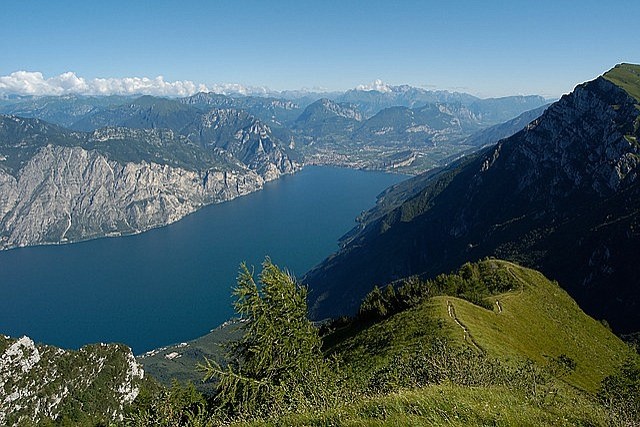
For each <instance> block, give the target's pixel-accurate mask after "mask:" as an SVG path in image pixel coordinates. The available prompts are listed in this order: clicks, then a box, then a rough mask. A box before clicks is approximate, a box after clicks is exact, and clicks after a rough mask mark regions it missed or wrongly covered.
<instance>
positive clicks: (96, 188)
mask: <svg viewBox="0 0 640 427" xmlns="http://www.w3.org/2000/svg"><path fill="white" fill-rule="evenodd" d="M0 119H1V120H0V131H2V132H1V134H0V249H8V248H14V247H20V246H29V245H40V244H55V243H65V242H77V241H80V240H87V239H91V238H96V237H103V236H119V235H124V234H134V233H140V232H142V231H145V230H149V229H151V228H154V227H160V226H163V225H167V224H170V223H172V222H174V221H177V220H179V219H180V218H183V217H184V216H185V215H188V214H190V213H192V212H194V211H195V210H197V209H198V208H200V207H202V206H204V205H207V204H211V203H217V202H222V201H226V200H230V199H233V198H235V197H238V196H241V195H244V194H247V193H250V192H253V191H256V190H259V189H260V188H262V185H263V184H264V182H265V178H264V177H263V176H265V177H266V178H267V179H275V178H277V177H278V176H280V174H281V173H282V170H281V169H278V167H277V166H273V165H272V163H269V162H268V161H266V160H265V163H264V170H260V171H259V172H257V171H255V170H252V169H251V168H250V167H249V166H247V165H245V164H243V163H241V162H240V161H238V160H237V159H236V158H235V157H234V156H233V154H232V153H229V152H228V151H226V150H224V149H222V148H213V149H204V148H202V147H200V146H199V145H198V144H196V143H193V142H191V141H190V140H189V139H187V138H186V137H184V136H181V135H176V134H175V133H174V132H173V131H171V130H162V129H129V128H103V129H99V130H97V131H94V132H91V133H87V134H85V133H78V132H76V133H69V131H66V130H64V129H62V128H59V127H57V126H51V125H47V124H46V123H44V122H41V121H40V120H36V119H21V118H17V117H3V116H0ZM273 159H274V161H280V163H279V165H281V166H282V167H283V170H284V171H285V172H293V171H294V170H296V167H297V165H295V164H291V165H288V164H286V160H284V159H279V158H278V157H277V156H276V157H273ZM257 161H258V160H256V162H257ZM256 169H259V168H258V167H257V164H256ZM260 172H261V173H262V174H261V173H260Z"/></svg>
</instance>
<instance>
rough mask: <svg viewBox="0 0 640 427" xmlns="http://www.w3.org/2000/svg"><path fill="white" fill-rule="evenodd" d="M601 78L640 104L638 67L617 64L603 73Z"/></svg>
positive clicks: (639, 71)
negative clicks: (618, 87) (619, 88)
mask: <svg viewBox="0 0 640 427" xmlns="http://www.w3.org/2000/svg"><path fill="white" fill-rule="evenodd" d="M603 77H604V78H605V79H607V80H609V81H610V82H611V83H613V84H615V85H617V86H620V87H621V88H622V89H624V90H625V91H626V92H627V93H628V94H629V95H631V96H633V97H634V98H635V99H636V100H638V101H639V102H640V65H636V64H618V65H616V66H615V67H614V68H612V69H611V70H609V71H607V72H606V73H604V75H603Z"/></svg>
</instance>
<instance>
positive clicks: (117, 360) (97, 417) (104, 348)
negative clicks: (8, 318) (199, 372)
mask: <svg viewBox="0 0 640 427" xmlns="http://www.w3.org/2000/svg"><path fill="white" fill-rule="evenodd" d="M143 377H144V371H143V369H142V366H141V365H140V364H138V362H136V359H135V357H134V356H133V354H132V353H131V350H130V349H129V348H128V347H125V346H123V345H119V344H93V345H87V346H84V347H82V348H81V349H80V350H78V351H72V350H63V349H60V348H57V347H51V346H47V345H41V344H35V343H34V342H33V341H32V340H31V339H30V338H28V337H22V338H20V339H11V338H9V337H5V336H0V425H3V426H5V425H6V426H17V425H24V423H33V424H37V423H38V422H40V421H43V420H45V419H53V420H55V419H62V418H67V419H69V420H71V421H74V422H82V421H87V420H91V421H98V422H103V423H104V422H110V421H117V420H122V418H123V415H124V412H125V410H126V408H127V406H128V405H130V404H131V403H132V402H133V401H134V400H135V398H136V397H137V396H138V394H139V392H140V388H141V386H142V381H143Z"/></svg>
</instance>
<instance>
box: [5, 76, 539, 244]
mask: <svg viewBox="0 0 640 427" xmlns="http://www.w3.org/2000/svg"><path fill="white" fill-rule="evenodd" d="M333 97H334V99H328V98H320V99H314V98H313V94H309V93H307V94H305V97H304V98H300V97H299V98H297V99H294V100H290V99H285V98H274V97H269V96H226V95H220V94H214V93H198V94H196V95H193V96H190V97H186V98H179V99H168V98H158V97H152V96H142V97H137V98H131V97H121V96H111V97H82V96H61V97H41V98H34V97H15V98H10V99H4V100H3V102H2V103H0V113H1V114H0V138H1V139H0V190H1V192H0V194H1V197H0V248H1V249H5V248H12V247H16V246H26V245H34V244H51V243H62V242H74V241H79V240H84V239H88V238H94V237H101V236H108V235H114V236H117V235H122V234H131V233H138V232H142V231H145V230H148V229H150V228H153V227H158V226H162V225H165V224H168V223H171V222H173V221H176V220H178V219H180V218H182V217H183V216H185V215H187V214H188V213H190V212H193V211H194V210H196V209H198V208H199V207H201V206H204V205H206V204H209V203H215V202H219V201H223V200H228V199H230V198H233V197H236V196H238V195H242V194H246V193H248V192H251V191H255V190H257V189H260V188H261V187H262V184H263V183H264V182H265V181H270V180H273V179H277V178H278V177H280V176H281V175H282V174H289V173H293V172H295V171H296V170H298V169H299V168H300V167H301V166H302V165H303V164H321V165H339V166H348V167H355V168H366V169H380V170H390V171H399V172H404V173H417V172H422V171H424V170H425V169H428V168H431V167H433V166H438V165H441V164H443V163H445V162H446V161H448V160H447V159H449V158H451V157H452V156H455V155H457V154H460V153H463V152H466V151H469V150H472V149H473V148H474V146H472V145H469V144H474V143H475V142H474V140H470V139H466V138H469V137H471V135H472V134H473V133H474V132H475V131H478V130H481V129H484V128H487V127H488V126H490V125H493V124H494V123H495V122H496V120H498V121H499V120H501V119H502V118H505V117H508V118H510V119H511V118H513V117H515V116H517V115H518V114H521V113H522V112H523V111H526V110H528V109H530V108H534V107H537V106H539V105H541V104H542V103H544V99H542V98H541V97H507V98H499V99H488V100H480V99H477V98H475V97H472V96H471V95H466V94H459V93H450V92H444V91H440V92H433V91H426V90H424V89H418V88H411V87H408V86H398V87H386V86H385V88H384V90H383V91H376V90H373V91H368V90H362V89H357V90H352V91H348V92H346V93H342V94H333ZM340 99H343V100H342V101H340ZM346 99H349V100H351V101H352V102H347V101H345V100H346ZM503 129H504V130H505V131H506V128H503ZM509 129H510V130H513V131H515V128H514V127H511V128H509ZM507 132H508V131H507ZM501 135H502V134H501ZM505 136H506V135H505ZM465 140H466V141H471V142H463V141H465Z"/></svg>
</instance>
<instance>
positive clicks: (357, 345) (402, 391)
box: [158, 259, 631, 426]
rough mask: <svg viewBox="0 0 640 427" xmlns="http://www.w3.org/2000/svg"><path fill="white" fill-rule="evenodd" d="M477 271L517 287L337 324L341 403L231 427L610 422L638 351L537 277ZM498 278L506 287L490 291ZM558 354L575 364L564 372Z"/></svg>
mask: <svg viewBox="0 0 640 427" xmlns="http://www.w3.org/2000/svg"><path fill="white" fill-rule="evenodd" d="M475 267H477V268H475V269H472V270H473V271H476V272H479V273H480V275H481V280H482V281H483V283H485V284H486V285H487V286H486V287H487V289H505V287H504V286H502V285H504V284H505V283H506V286H507V287H508V286H510V287H511V289H510V290H509V291H508V292H504V293H500V294H497V295H493V296H491V297H487V298H486V300H485V302H488V303H489V305H492V306H493V310H492V309H488V308H484V307H481V306H479V305H475V304H472V303H470V302H469V301H466V300H464V299H461V298H455V297H451V296H436V297H432V298H430V299H427V300H423V301H422V302H418V303H416V305H415V306H413V307H411V308H409V309H406V310H404V311H401V312H399V313H396V314H394V315H391V316H390V317H388V318H386V319H384V320H381V321H377V322H374V321H371V320H370V321H368V322H367V321H364V320H362V319H361V320H360V321H352V322H342V323H336V324H335V325H334V326H333V327H334V328H336V329H335V330H333V332H331V333H329V334H328V335H326V336H325V337H324V352H325V355H326V356H329V357H331V356H336V357H337V360H338V365H337V366H339V367H340V368H341V369H338V370H337V371H336V374H337V377H339V379H337V383H338V384H339V388H337V389H336V390H339V392H338V393H336V395H335V400H334V401H330V402H327V406H324V407H323V408H318V407H315V409H310V410H305V411H303V412H298V413H288V412H285V413H275V414H272V415H270V418H268V419H249V420H238V419H236V420H234V421H235V423H233V424H232V425H237V426H245V425H247V426H257V425H273V426H404V425H412V426H413V425H415V426H607V425H611V422H612V418H609V417H611V416H612V413H611V412H609V411H608V410H607V409H606V408H605V407H604V406H603V405H602V404H601V403H600V402H599V401H598V398H597V397H596V392H597V390H598V388H599V385H600V382H601V381H602V380H603V379H604V378H605V377H606V376H608V375H610V374H613V373H614V372H616V370H617V369H618V368H619V367H620V366H621V364H622V363H623V362H624V360H625V358H627V357H628V356H630V355H631V350H630V349H629V348H628V347H627V346H626V345H625V344H624V343H623V342H622V341H621V340H620V339H619V338H617V337H616V336H615V335H614V334H613V333H612V332H611V331H610V330H609V329H607V328H606V327H605V326H603V325H602V324H601V323H599V322H597V321H595V320H594V319H592V318H590V317H589V316H587V315H586V314H585V313H584V312H583V311H582V310H581V309H580V308H579V307H578V305H577V304H576V303H575V302H574V301H573V299H571V298H570V297H569V295H568V294H567V293H566V292H565V291H563V290H562V289H561V288H560V287H559V286H558V284H557V283H555V282H552V281H550V280H548V279H547V278H546V277H544V276H543V275H542V274H540V273H539V272H537V271H534V270H530V269H526V268H522V267H519V266H517V265H515V264H513V263H510V262H506V261H500V260H495V259H491V260H485V261H482V262H480V263H479V264H476V265H475ZM496 277H501V278H502V279H505V280H507V279H508V281H507V282H504V281H503V282H501V284H500V286H499V287H493V288H492V286H490V285H489V283H490V282H491V281H492V280H494V281H495V278H496ZM494 285H495V283H494ZM496 286H497V285H496ZM496 302H499V304H496ZM450 306H453V310H452V311H450V308H449V307H450ZM452 315H453V316H454V317H455V319H454V317H452ZM456 320H457V322H456ZM463 327H464V328H465V329H466V334H464V333H463ZM219 332H221V333H224V334H226V333H227V332H228V331H219ZM465 335H466V338H465ZM218 338H219V337H218ZM443 340H445V341H443ZM443 342H445V343H446V344H445V348H448V349H450V350H447V351H446V353H447V354H449V355H450V356H449V358H448V359H447V358H446V357H443V355H444V354H445V353H438V351H439V350H438V348H443V347H438V345H442V343H443ZM167 351H169V350H167ZM474 353H475V354H474ZM477 353H484V355H482V356H478V355H477ZM425 355H433V357H431V356H427V357H424V356H425ZM485 356H486V357H485ZM560 356H563V357H564V358H565V360H570V361H572V362H575V366H574V367H573V368H569V369H562V368H563V366H561V365H558V364H557V361H558V360H562V358H561V357H560ZM158 357H159V358H160V359H161V360H164V353H163V354H159V355H158ZM476 357H477V358H478V359H477V360H476V359H475V358H476ZM176 360H180V359H176ZM467 361H468V362H469V363H467ZM172 363H177V362H172ZM443 369H444V371H443V372H451V373H452V374H451V375H446V374H445V375H444V376H439V374H438V371H439V370H443ZM447 369H449V371H447ZM461 372H462V375H459V374H460V373H461ZM425 373H426V375H425ZM387 374H388V375H387ZM396 374H399V375H400V376H401V377H396V376H394V375H396ZM396 378H401V379H405V378H407V379H408V381H402V380H401V381H397V382H396ZM467 379H470V381H467ZM210 422H212V423H214V424H215V422H218V421H216V419H211V421H210ZM189 425H191V424H189ZM192 425H200V424H197V423H195V422H194V423H192Z"/></svg>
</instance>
